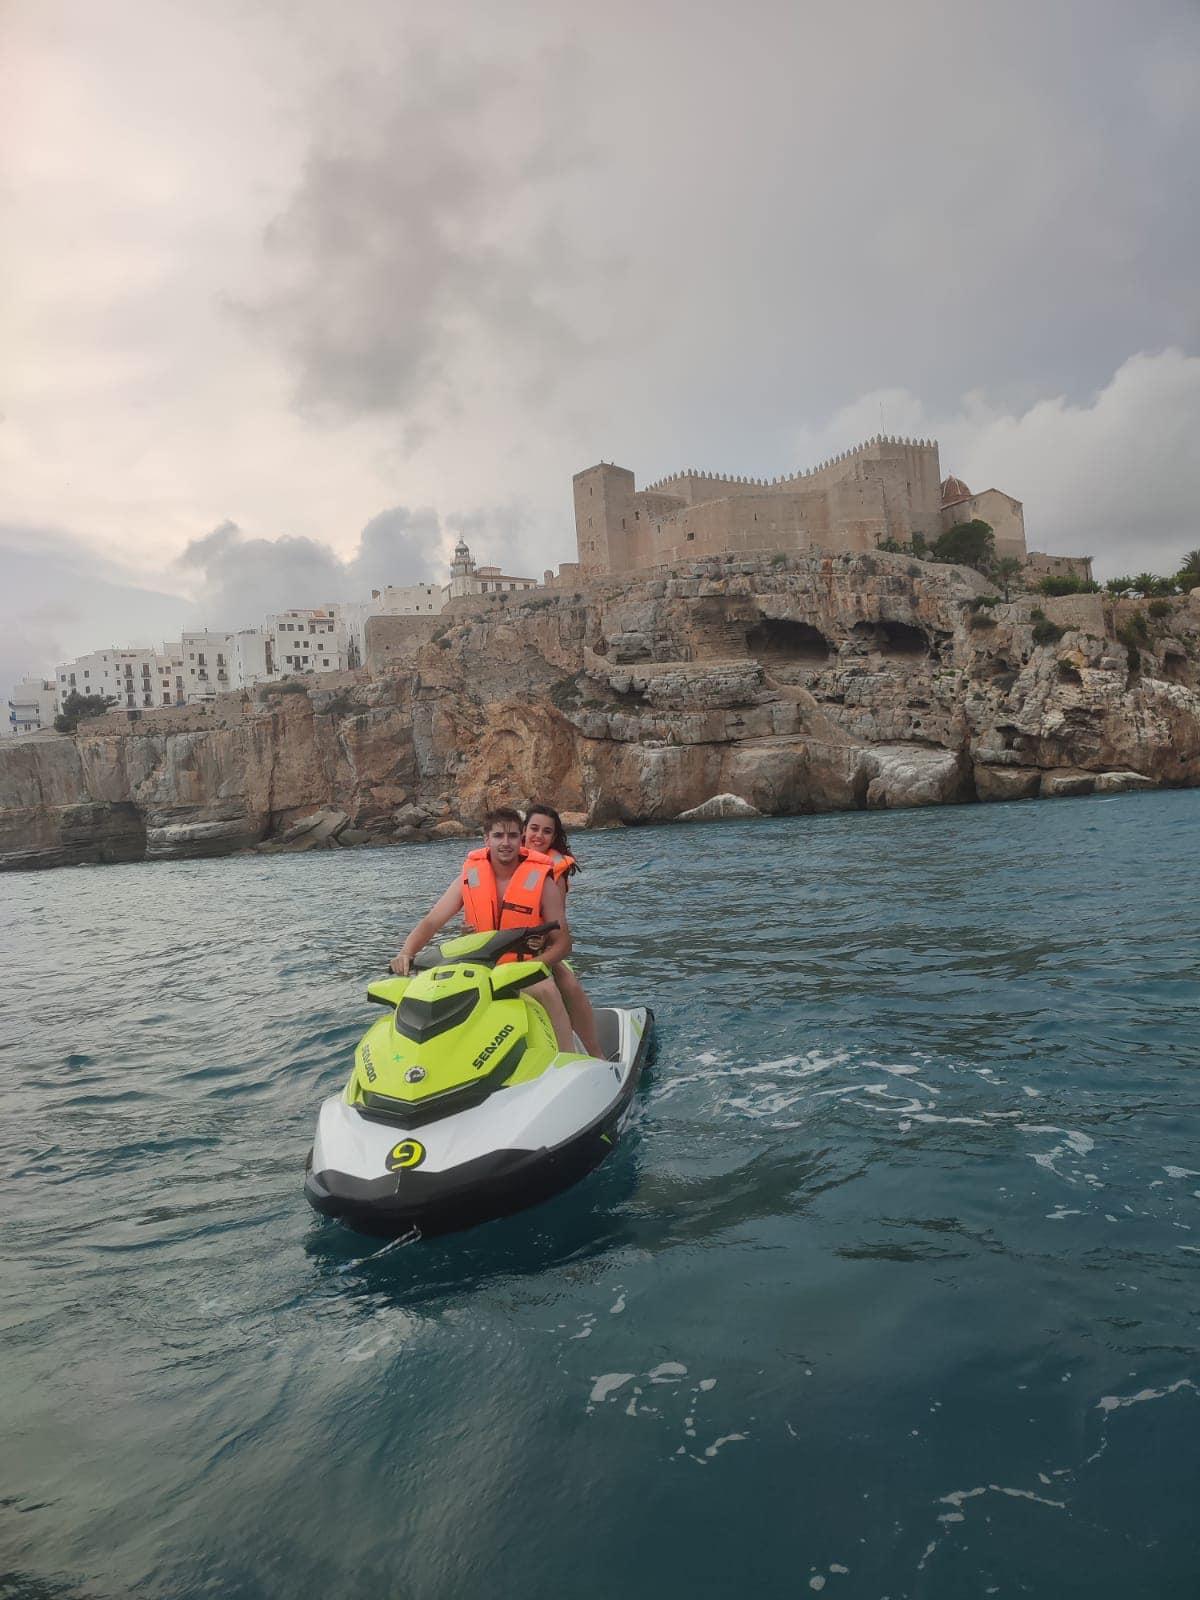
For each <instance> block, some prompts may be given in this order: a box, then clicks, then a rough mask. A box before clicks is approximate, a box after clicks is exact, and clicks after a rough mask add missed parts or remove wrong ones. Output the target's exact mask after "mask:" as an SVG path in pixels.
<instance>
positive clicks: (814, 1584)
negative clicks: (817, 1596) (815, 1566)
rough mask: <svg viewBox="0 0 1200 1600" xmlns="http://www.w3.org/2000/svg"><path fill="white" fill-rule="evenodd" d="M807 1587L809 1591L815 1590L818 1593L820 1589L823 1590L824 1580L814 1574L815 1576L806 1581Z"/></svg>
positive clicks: (817, 1574)
mask: <svg viewBox="0 0 1200 1600" xmlns="http://www.w3.org/2000/svg"><path fill="white" fill-rule="evenodd" d="M808 1587H809V1588H810V1589H816V1590H818V1591H820V1590H821V1589H823V1588H824V1587H825V1579H824V1578H823V1577H822V1575H821V1574H820V1573H819V1572H818V1573H816V1574H815V1576H813V1577H811V1578H810V1579H809V1580H808Z"/></svg>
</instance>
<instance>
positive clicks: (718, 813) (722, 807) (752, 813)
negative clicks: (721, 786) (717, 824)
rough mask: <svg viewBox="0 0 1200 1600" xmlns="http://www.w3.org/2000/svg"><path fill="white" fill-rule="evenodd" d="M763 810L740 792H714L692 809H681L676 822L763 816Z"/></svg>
mask: <svg viewBox="0 0 1200 1600" xmlns="http://www.w3.org/2000/svg"><path fill="white" fill-rule="evenodd" d="M761 816H762V812H761V811H759V810H758V809H757V807H755V806H752V805H751V804H750V802H749V800H743V799H742V797H741V795H739V794H714V795H713V796H712V798H711V799H710V800H705V801H704V802H703V804H701V805H698V806H693V807H692V809H691V810H690V811H681V812H680V813H679V815H678V816H677V817H676V819H675V820H676V822H713V821H716V820H717V819H719V818H722V817H761Z"/></svg>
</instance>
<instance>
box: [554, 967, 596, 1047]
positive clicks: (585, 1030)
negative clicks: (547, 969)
mask: <svg viewBox="0 0 1200 1600" xmlns="http://www.w3.org/2000/svg"><path fill="white" fill-rule="evenodd" d="M551 971H552V972H553V973H554V981H555V983H556V984H557V985H558V992H559V993H560V994H561V995H562V997H563V1000H564V1001H565V1003H566V1007H567V1015H568V1016H569V1017H570V1019H571V1026H572V1027H573V1028H574V1029H575V1032H576V1033H577V1034H578V1035H579V1040H580V1043H581V1044H582V1045H583V1048H584V1049H585V1050H586V1051H587V1053H588V1055H589V1056H597V1057H599V1058H600V1059H601V1060H603V1058H604V1052H603V1051H602V1050H601V1048H600V1035H599V1034H598V1033H597V1032H596V1013H595V1012H594V1011H593V1010H592V1002H591V1001H590V1000H589V999H588V997H587V995H586V994H585V993H584V989H583V985H582V984H581V983H580V981H579V979H578V978H577V977H576V976H575V974H574V973H573V972H572V971H571V969H570V967H569V966H568V965H567V964H566V962H565V961H560V962H559V963H558V964H557V965H556V966H554V967H552V968H551Z"/></svg>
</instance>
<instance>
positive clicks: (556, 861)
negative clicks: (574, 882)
mask: <svg viewBox="0 0 1200 1600" xmlns="http://www.w3.org/2000/svg"><path fill="white" fill-rule="evenodd" d="M550 860H551V862H552V863H553V873H554V881H555V883H561V884H562V890H563V893H564V894H566V892H567V890H568V889H569V888H570V887H571V885H570V882H569V880H568V877H567V874H568V873H570V872H573V871H574V869H575V857H574V856H564V855H560V854H559V853H558V851H557V850H552V851H551V852H550Z"/></svg>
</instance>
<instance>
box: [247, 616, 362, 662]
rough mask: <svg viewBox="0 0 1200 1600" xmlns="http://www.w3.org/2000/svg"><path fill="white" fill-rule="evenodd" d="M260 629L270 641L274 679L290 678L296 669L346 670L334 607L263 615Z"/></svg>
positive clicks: (344, 647) (343, 644)
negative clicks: (265, 616)
mask: <svg viewBox="0 0 1200 1600" xmlns="http://www.w3.org/2000/svg"><path fill="white" fill-rule="evenodd" d="M263 632H264V633H265V634H266V636H267V639H268V641H269V643H270V647H271V655H272V659H273V662H274V675H275V677H277V678H290V677H292V676H294V675H295V674H296V673H298V672H344V671H345V669H346V665H347V661H346V655H347V651H346V640H345V635H344V630H343V628H342V624H341V623H340V622H339V620H338V617H337V608H336V607H335V606H324V607H321V608H320V609H318V610H314V611H302V610H294V611H281V612H279V613H278V615H277V616H273V617H268V618H267V621H266V625H265V627H264V629H263Z"/></svg>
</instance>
